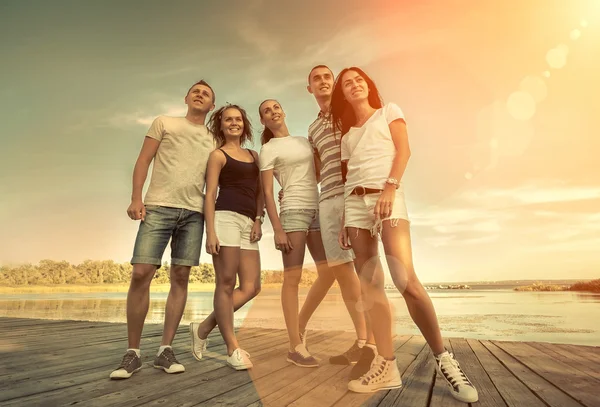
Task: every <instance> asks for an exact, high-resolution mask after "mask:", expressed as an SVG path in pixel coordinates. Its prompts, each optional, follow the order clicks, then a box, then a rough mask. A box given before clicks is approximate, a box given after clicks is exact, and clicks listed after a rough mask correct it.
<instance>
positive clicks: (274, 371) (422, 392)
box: [0, 318, 600, 407]
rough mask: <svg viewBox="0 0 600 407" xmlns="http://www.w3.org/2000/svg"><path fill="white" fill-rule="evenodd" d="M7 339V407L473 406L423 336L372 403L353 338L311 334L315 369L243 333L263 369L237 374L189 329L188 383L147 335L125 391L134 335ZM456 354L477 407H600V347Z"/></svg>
mask: <svg viewBox="0 0 600 407" xmlns="http://www.w3.org/2000/svg"><path fill="white" fill-rule="evenodd" d="M0 332H1V334H0V361H1V363H0V405H1V406H61V405H70V406H73V405H80V406H85V407H88V406H89V407H91V406H115V407H116V406H126V407H131V406H168V407H173V406H252V407H259V406H297V407H302V406H307V407H321V406H323V407H329V406H336V407H349V406H381V407H384V406H410V407H419V406H423V407H425V406H431V407H452V406H466V404H464V403H460V402H458V401H455V400H454V399H453V398H452V396H451V395H450V394H449V392H448V391H447V389H446V386H445V384H444V383H443V382H442V380H440V378H438V377H437V376H436V371H435V365H434V360H433V358H432V357H431V353H430V350H429V348H428V347H427V346H426V344H425V341H424V339H423V338H422V337H421V336H412V335H406V336H405V335H402V336H397V337H396V338H395V341H394V344H395V347H396V355H397V363H398V367H399V368H400V372H401V373H402V380H403V383H404V387H403V388H402V389H399V390H392V391H385V392H378V393H373V394H368V395H362V394H356V393H352V392H349V391H348V388H347V383H348V374H349V372H350V368H349V367H345V366H335V365H330V364H329V363H328V357H329V356H330V355H332V354H337V353H340V352H341V351H343V350H345V349H346V348H347V347H349V346H350V345H351V344H352V341H353V340H354V337H353V334H352V333H348V332H339V331H336V332H331V331H328V332H325V331H310V332H309V337H308V346H309V349H310V351H311V353H313V354H314V355H315V356H316V357H317V358H319V359H320V360H321V366H320V367H319V368H312V369H308V368H300V367H296V366H294V365H291V364H289V363H287V362H286V358H285V355H286V351H287V346H288V342H287V335H286V332H285V331H284V330H272V329H257V328H243V327H242V328H240V329H239V330H238V339H239V342H240V344H241V346H242V347H243V348H244V349H245V350H247V351H248V352H249V353H250V355H251V360H252V362H253V363H254V368H253V369H252V370H250V371H242V372H236V371H234V370H232V369H231V368H229V367H228V366H227V365H226V364H225V359H224V354H225V346H224V344H223V340H222V339H221V337H220V336H219V334H218V332H216V331H215V332H213V333H212V334H211V336H210V339H211V341H210V343H209V348H208V354H207V357H205V359H203V360H202V361H200V362H199V361H196V360H195V359H194V358H193V357H192V355H191V353H190V340H189V333H188V327H187V326H183V325H182V326H181V327H180V329H179V332H178V334H177V336H176V338H175V342H174V343H173V348H174V350H175V353H176V355H177V358H178V359H179V361H180V362H181V363H182V364H184V365H185V367H186V372H185V373H183V374H178V375H168V374H166V373H164V372H162V371H160V370H158V369H154V368H152V360H153V358H154V355H155V353H156V351H157V349H158V345H159V343H160V338H161V333H162V326H161V325H146V327H145V329H144V335H143V338H142V345H141V350H142V356H143V361H144V367H143V369H142V370H141V371H140V372H138V373H136V374H135V375H133V377H132V378H130V379H128V380H122V381H113V380H110V379H109V378H108V375H109V373H110V371H111V370H113V369H114V368H116V367H117V366H118V364H119V362H120V360H121V357H122V356H123V354H124V351H125V348H126V345H127V340H126V338H127V331H126V326H125V324H115V323H105V322H82V321H54V320H38V319H16V318H0ZM447 346H448V348H450V349H451V350H452V351H453V352H454V353H455V354H456V356H457V359H458V360H459V362H460V363H461V366H462V367H463V369H464V370H465V372H466V373H467V375H468V376H469V378H470V379H471V380H472V381H473V383H474V384H475V386H476V387H477V389H478V391H479V402H477V403H474V404H473V406H515V407H536V406H540V407H544V406H552V407H581V406H587V407H593V406H600V348H599V347H591V346H574V345H558V344H547V343H522V342H504V341H483V340H473V339H454V338H450V339H448V340H447Z"/></svg>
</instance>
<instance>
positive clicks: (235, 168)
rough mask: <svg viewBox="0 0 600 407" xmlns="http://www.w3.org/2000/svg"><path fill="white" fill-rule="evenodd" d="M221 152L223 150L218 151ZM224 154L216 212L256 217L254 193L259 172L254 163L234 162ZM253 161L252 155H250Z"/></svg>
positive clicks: (234, 160)
mask: <svg viewBox="0 0 600 407" xmlns="http://www.w3.org/2000/svg"><path fill="white" fill-rule="evenodd" d="M219 150H221V151H223V149H221V148H220V149H219ZM248 152H249V151H248ZM223 154H225V159H226V160H227V161H226V162H225V165H224V166H223V168H222V169H221V174H220V175H219V196H218V197H217V202H216V204H215V210H216V211H232V212H237V213H239V214H242V215H245V216H248V217H249V218H250V219H253V220H254V218H255V217H256V193H257V190H258V176H259V173H260V171H259V170H258V165H257V164H256V161H255V160H253V161H252V162H250V163H246V162H243V161H239V160H236V159H235V158H232V157H230V156H229V154H227V153H226V152H225V151H223ZM250 155H251V156H252V158H253V159H254V154H252V153H250Z"/></svg>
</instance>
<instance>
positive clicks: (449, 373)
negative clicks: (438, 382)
mask: <svg viewBox="0 0 600 407" xmlns="http://www.w3.org/2000/svg"><path fill="white" fill-rule="evenodd" d="M435 360H436V367H437V371H438V374H439V375H440V376H442V377H443V378H444V379H445V380H446V383H447V384H448V388H449V389H450V393H451V394H452V396H454V398H455V399H457V400H459V401H462V402H463V403H475V402H476V401H477V400H478V399H479V395H478V394H477V389H476V388H475V386H473V384H472V383H471V381H470V380H469V378H468V377H467V375H466V374H465V373H464V372H463V371H462V369H461V368H460V365H459V364H458V361H457V360H456V359H454V355H453V354H452V353H450V352H448V351H446V352H444V353H442V354H441V355H438V356H436V357H435Z"/></svg>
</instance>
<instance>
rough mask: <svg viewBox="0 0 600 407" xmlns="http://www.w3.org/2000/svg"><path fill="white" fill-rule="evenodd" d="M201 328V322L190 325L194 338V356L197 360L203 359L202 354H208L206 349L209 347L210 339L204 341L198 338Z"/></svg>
mask: <svg viewBox="0 0 600 407" xmlns="http://www.w3.org/2000/svg"><path fill="white" fill-rule="evenodd" d="M199 326H200V323H199V322H192V323H190V335H191V337H192V346H191V348H192V355H194V357H195V358H196V360H201V359H202V353H203V352H206V347H207V346H208V338H206V339H202V338H200V337H199V336H198V327H199Z"/></svg>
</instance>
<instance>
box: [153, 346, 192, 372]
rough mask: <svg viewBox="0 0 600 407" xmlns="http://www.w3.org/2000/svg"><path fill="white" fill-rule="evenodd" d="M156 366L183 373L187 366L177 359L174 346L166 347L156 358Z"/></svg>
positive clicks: (167, 370)
mask: <svg viewBox="0 0 600 407" xmlns="http://www.w3.org/2000/svg"><path fill="white" fill-rule="evenodd" d="M154 367H155V368H157V369H162V370H164V371H165V372H167V373H183V372H185V367H184V366H183V365H182V364H181V363H179V362H178V361H177V359H176V358H175V353H173V348H171V347H168V348H165V349H164V350H163V351H162V352H161V353H160V355H157V356H156V357H155V358H154Z"/></svg>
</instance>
